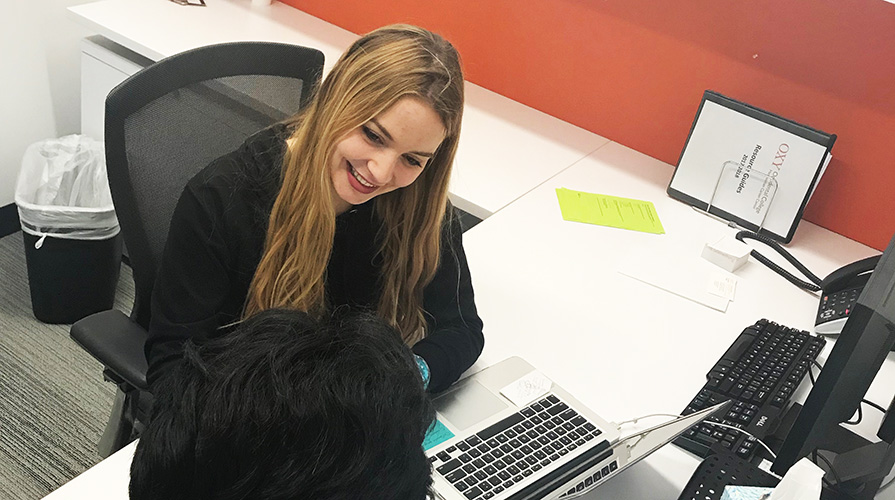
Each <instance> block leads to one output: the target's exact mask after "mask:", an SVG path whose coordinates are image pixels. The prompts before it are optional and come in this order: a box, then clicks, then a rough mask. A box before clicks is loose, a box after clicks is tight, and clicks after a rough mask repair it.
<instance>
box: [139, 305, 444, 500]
mask: <svg viewBox="0 0 895 500" xmlns="http://www.w3.org/2000/svg"><path fill="white" fill-rule="evenodd" d="M199 342H200V343H198V344H197V343H196V341H193V340H190V341H188V342H187V343H186V344H185V349H184V354H183V356H182V357H181V358H180V359H179V360H178V362H176V363H174V364H173V366H172V367H171V370H169V371H168V372H167V373H165V375H164V376H163V377H161V378H160V380H159V382H158V383H159V384H160V385H159V388H160V389H161V390H158V391H156V400H155V404H154V407H153V417H152V420H151V422H150V424H149V426H148V427H147V429H146V430H145V432H144V433H143V435H142V437H141V438H140V441H139V443H138V445H137V449H136V453H135V455H134V460H133V463H132V467H131V480H130V495H131V499H132V500H157V499H165V500H177V499H192V500H201V499H209V500H210V499H228V500H236V499H253V500H259V499H261V500H264V499H267V500H275V499H292V498H302V499H305V498H307V499H315V500H326V499H333V500H335V499H339V500H348V499H361V498H364V499H370V498H376V499H420V500H422V499H423V498H425V497H426V495H427V493H428V492H429V489H430V486H431V476H430V473H431V469H430V466H429V462H428V460H427V459H426V456H425V453H424V451H423V448H422V442H423V438H424V436H425V433H426V430H427V429H428V428H429V425H430V424H431V422H432V421H433V418H434V410H433V409H432V406H431V404H430V402H429V400H428V397H427V395H426V392H425V389H424V387H423V380H422V378H421V376H420V373H419V371H418V369H417V365H416V362H415V361H414V358H413V354H412V352H411V351H410V349H409V348H408V347H407V346H406V345H405V344H404V343H403V342H402V340H401V337H400V336H399V335H398V334H397V332H396V331H394V330H393V329H392V328H391V327H389V326H388V325H387V324H386V323H385V322H384V321H382V320H381V319H378V318H376V317H374V316H372V315H363V316H351V317H345V318H329V319H327V320H321V321H317V320H313V319H311V318H310V317H309V316H308V315H307V314H305V313H302V312H298V311H291V310H285V309H271V310H266V311H263V312H260V313H258V314H256V315H254V316H252V317H250V318H248V319H246V320H245V321H243V322H242V323H241V324H239V325H238V327H237V328H235V330H234V331H233V332H232V333H231V334H229V335H225V336H222V337H216V338H213V339H209V340H204V341H199Z"/></svg>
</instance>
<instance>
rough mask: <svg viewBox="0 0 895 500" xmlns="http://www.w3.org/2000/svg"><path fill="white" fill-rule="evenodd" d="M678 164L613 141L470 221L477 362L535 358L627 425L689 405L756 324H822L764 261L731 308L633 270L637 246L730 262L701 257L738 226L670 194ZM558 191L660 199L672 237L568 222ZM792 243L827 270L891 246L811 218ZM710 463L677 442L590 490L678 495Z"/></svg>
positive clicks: (877, 394) (751, 267)
mask: <svg viewBox="0 0 895 500" xmlns="http://www.w3.org/2000/svg"><path fill="white" fill-rule="evenodd" d="M672 171H673V169H672V167H671V166H670V165H667V164H663V163H661V162H659V161H657V160H655V159H652V158H649V157H647V156H645V155H642V154H640V153H637V152H634V151H633V150H630V149H628V148H625V147H623V146H621V145H618V144H616V143H610V144H609V145H607V146H605V147H603V148H601V149H600V150H598V151H597V152H595V153H593V154H591V155H590V156H588V157H587V158H586V159H584V160H582V161H581V162H579V163H577V164H575V165H574V166H572V167H571V168H569V169H567V170H565V171H564V172H562V173H561V174H559V175H557V176H556V177H554V178H552V179H550V180H549V181H547V182H546V183H544V184H543V185H542V186H540V187H538V188H537V189H535V190H533V191H532V192H530V193H528V194H527V195H525V196H524V197H523V198H521V199H519V200H517V201H516V202H515V203H513V204H512V205H510V206H509V207H507V208H506V209H504V210H502V211H501V212H499V213H497V214H495V215H494V216H492V217H491V218H489V219H487V220H485V221H483V222H482V223H481V224H479V225H478V226H476V227H474V228H472V229H471V230H470V231H468V232H467V233H466V234H465V235H464V246H465V249H466V253H467V256H468V259H469V267H470V269H471V270H472V276H473V284H474V287H475V292H476V303H477V305H478V308H479V312H480V314H481V316H482V320H483V321H484V324H485V350H484V352H483V354H482V356H481V358H480V359H479V361H478V362H477V363H476V365H477V366H478V367H485V366H488V365H491V364H493V363H495V362H497V361H499V360H501V359H503V358H506V357H508V356H510V355H518V356H521V357H523V358H525V359H526V360H528V361H529V362H530V363H532V364H533V365H534V366H536V367H538V368H540V369H541V370H542V371H543V372H544V373H546V374H547V375H548V376H550V377H551V378H552V379H554V380H555V381H556V382H558V383H560V384H561V385H562V386H563V387H564V388H566V389H567V390H569V391H570V392H571V393H573V394H575V395H576V397H577V398H578V399H580V400H581V401H582V402H584V403H585V404H588V405H589V406H591V407H592V408H593V409H594V410H595V411H596V412H597V413H598V414H600V415H601V416H603V417H604V418H606V419H607V420H613V421H623V420H627V419H629V418H633V417H636V416H641V415H646V414H651V413H678V412H680V411H682V410H683V409H684V407H685V406H686V404H687V403H688V402H689V401H690V400H691V398H692V397H693V396H695V394H696V392H697V391H698V390H699V389H700V388H701V387H702V385H703V384H704V383H705V375H706V373H707V372H708V370H709V369H710V368H711V366H712V365H713V364H714V363H715V361H717V359H718V358H719V357H720V356H721V355H722V354H723V353H724V351H725V350H726V348H727V347H728V346H729V345H730V343H731V342H732V341H733V340H734V339H735V338H736V336H737V335H738V334H739V333H740V332H741V331H742V330H743V328H744V327H746V326H748V325H750V324H752V322H754V321H755V320H758V319H760V318H762V317H765V318H768V319H771V320H774V321H777V322H779V323H782V324H786V325H788V326H793V327H799V328H804V329H807V330H811V328H812V327H813V318H814V315H815V313H816V307H817V303H818V299H817V298H816V297H815V296H814V295H812V294H808V293H806V292H803V291H801V290H799V289H797V288H795V287H794V286H792V285H790V284H789V283H788V282H786V281H785V280H784V279H783V278H781V277H779V276H777V275H776V274H774V273H773V272H772V271H770V270H768V269H767V268H765V267H764V266H762V265H761V264H760V263H758V262H756V261H754V260H750V262H749V263H747V264H746V265H745V266H744V267H743V268H741V269H740V270H739V271H738V272H737V273H736V275H737V276H738V280H739V281H738V285H737V288H736V297H735V300H734V301H733V302H732V303H731V304H730V306H729V307H728V310H727V312H726V313H721V312H719V311H716V310H714V309H710V308H708V307H706V306H703V305H701V304H697V303H695V302H691V301H689V300H686V299H683V298H681V297H678V296H676V295H672V294H670V293H668V292H666V291H662V290H660V289H658V288H655V287H652V286H650V285H647V284H645V283H642V282H640V281H635V280H634V279H632V278H629V277H627V276H624V275H622V274H620V273H619V270H620V269H625V268H626V266H627V265H628V262H629V261H631V260H636V257H637V256H640V258H643V259H657V258H666V259H668V260H669V261H670V262H672V264H671V266H675V267H677V266H682V265H687V264H694V265H697V266H698V265H702V264H704V265H705V266H707V267H708V268H710V269H716V268H714V267H713V265H712V264H709V263H707V262H705V261H703V260H702V259H701V257H700V254H701V250H702V247H703V245H704V243H706V242H710V241H715V240H716V239H717V238H719V237H720V236H721V235H723V234H726V233H733V232H734V230H733V229H731V228H729V227H727V226H725V225H724V224H722V223H720V222H717V221H715V220H714V219H711V218H709V217H707V216H704V215H702V214H699V213H697V212H695V211H693V210H692V209H691V208H689V207H688V206H686V205H684V204H682V203H680V202H677V201H674V200H672V199H671V198H669V197H668V196H667V195H666V194H665V187H666V186H667V185H668V182H669V180H670V178H671V174H672ZM558 187H566V188H569V189H576V190H581V191H588V192H594V193H603V194H610V195H615V196H622V197H629V198H637V199H643V200H649V201H652V202H653V203H654V204H655V205H656V209H657V211H658V214H659V216H660V218H661V220H662V223H663V225H664V228H665V230H666V234H664V235H653V234H646V233H639V232H634V231H626V230H621V229H614V228H608V227H602V226H596V225H589V224H580V223H573V222H566V221H563V220H562V217H561V214H560V210H559V205H558V202H557V199H556V194H555V191H554V190H555V188H558ZM789 248H790V250H791V251H792V252H793V253H794V254H795V255H796V257H797V258H799V259H800V260H802V261H803V262H804V263H805V264H806V265H807V266H808V268H809V269H812V270H814V271H815V272H816V273H819V274H820V275H821V276H823V275H825V274H826V273H828V272H830V271H832V270H833V269H835V268H837V267H839V266H841V265H842V264H844V263H847V262H851V261H853V260H857V259H859V258H862V257H866V256H869V255H873V254H876V253H878V252H876V251H875V250H873V249H871V248H869V247H866V246H863V245H861V244H858V243H856V242H854V241H851V240H848V239H846V238H844V237H842V236H839V235H836V234H834V233H832V232H830V231H827V230H825V229H822V228H819V227H817V226H815V225H813V224H809V223H805V222H802V224H801V225H800V227H799V229H798V231H797V232H796V235H795V239H794V240H793V242H792V244H790V245H789ZM717 269H720V268H717ZM831 345H832V343H828V347H827V351H826V352H828V351H829V348H830V346H831ZM826 352H825V353H824V355H823V357H825V354H826ZM886 363H887V364H886V366H885V367H884V372H883V374H882V376H881V377H879V380H878V381H877V382H878V383H877V384H876V385H875V386H874V387H873V389H872V390H871V392H870V395H869V398H870V399H871V400H873V401H875V402H878V403H880V404H883V405H884V406H885V405H886V404H887V403H888V401H889V400H890V399H891V397H892V394H893V393H895V383H893V381H895V362H893V361H892V359H891V356H890V360H889V361H887V362H886ZM803 390H804V391H807V389H805V388H803ZM806 394H807V392H805V393H804V394H799V395H798V396H799V397H804V396H805V395H806ZM871 413H876V412H874V411H865V412H864V415H865V418H868V417H871ZM874 417H875V416H874ZM877 423H878V421H877ZM697 465H698V460H697V459H696V458H694V457H693V456H691V455H689V454H688V453H686V452H684V451H682V450H680V449H678V448H677V447H674V446H666V447H664V448H662V449H661V450H659V451H658V452H657V453H656V454H654V455H653V456H651V457H649V458H648V459H647V460H645V461H644V462H643V463H641V464H638V465H636V466H635V467H633V468H632V469H631V470H629V471H626V472H625V473H624V474H621V475H620V476H619V477H617V478H615V479H613V480H611V481H609V482H608V483H607V484H605V485H604V486H602V487H600V488H599V489H598V490H596V492H594V493H592V494H591V495H589V496H587V497H586V498H612V499H656V498H663V499H674V498H677V495H678V494H679V493H680V491H681V490H682V489H683V488H684V486H685V485H686V483H687V481H688V479H689V478H690V476H691V474H692V472H693V471H694V470H695V468H696V466H697ZM893 493H895V492H892V491H889V492H887V493H886V494H888V495H892V494H893Z"/></svg>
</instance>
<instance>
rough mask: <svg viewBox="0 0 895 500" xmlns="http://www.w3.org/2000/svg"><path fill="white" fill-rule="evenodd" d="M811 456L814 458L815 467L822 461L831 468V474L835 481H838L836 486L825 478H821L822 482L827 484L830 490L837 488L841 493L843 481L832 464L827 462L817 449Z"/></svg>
mask: <svg viewBox="0 0 895 500" xmlns="http://www.w3.org/2000/svg"><path fill="white" fill-rule="evenodd" d="M811 456H812V460H813V461H814V463H815V465H816V464H817V460H818V459H820V460H821V461H822V462H823V463H825V464H827V467H829V468H830V474H833V479H835V480H836V484H835V485H834V484H832V483H830V480H829V479H827V478H825V477H824V478H821V480H822V481H823V482H824V484H826V485H827V486H829V487H830V488H835V489H836V491H839V490H840V488H841V486H842V480H841V479H839V474H837V473H836V469H834V468H833V464H832V462H830V461H829V460H827V458H826V457H825V456H823V455H821V454H819V453H817V450H816V449H815V450H814V451H813V452H811Z"/></svg>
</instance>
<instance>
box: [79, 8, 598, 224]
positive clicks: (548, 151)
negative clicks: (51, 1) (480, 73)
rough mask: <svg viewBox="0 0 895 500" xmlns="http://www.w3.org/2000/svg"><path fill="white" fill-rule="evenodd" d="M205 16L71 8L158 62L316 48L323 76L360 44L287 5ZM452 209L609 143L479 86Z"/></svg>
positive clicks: (494, 207)
mask: <svg viewBox="0 0 895 500" xmlns="http://www.w3.org/2000/svg"><path fill="white" fill-rule="evenodd" d="M206 3H207V4H208V6H207V7H195V6H181V5H177V4H175V3H173V2H169V1H166V0H102V1H99V2H94V3H88V4H83V5H78V6H74V7H70V8H69V9H68V10H69V11H70V12H71V14H72V15H73V17H74V18H75V19H76V20H77V21H78V22H80V23H82V24H84V25H85V26H87V27H88V28H90V29H93V30H95V31H96V33H97V34H100V35H102V36H104V37H106V38H108V39H110V40H112V41H114V42H116V43H118V44H120V45H122V46H124V47H126V48H128V49H130V50H133V51H134V52H137V53H138V54H141V55H143V56H145V57H148V58H149V59H151V60H153V61H157V60H159V59H162V58H164V57H167V56H170V55H174V54H177V53H179V52H183V51H185V50H189V49H192V48H196V47H200V46H203V45H209V44H213V43H221V42H231V41H244V40H262V41H271V42H283V43H293V44H297V45H304V46H307V47H314V48H317V49H319V50H320V51H322V52H323V54H324V56H325V65H324V72H327V71H328V70H329V69H330V68H331V67H332V65H333V64H335V62H336V60H337V59H338V57H339V56H340V55H341V53H342V52H343V51H344V50H345V49H346V48H348V46H349V45H350V44H351V43H352V42H353V41H354V40H355V39H356V38H357V35H355V34H353V33H351V32H349V31H347V30H344V29H342V28H339V27H337V26H335V25H333V24H330V23H327V22H325V21H322V20H320V19H318V18H315V17H313V16H310V15H308V14H306V13H304V12H301V11H299V10H298V9H294V8H292V7H290V6H288V5H285V4H282V3H279V2H276V1H275V2H273V4H271V5H270V6H266V7H254V6H252V5H251V2H250V0H206ZM462 129H463V132H462V134H461V139H460V144H459V148H458V151H457V159H456V161H455V162H454V172H453V175H452V176H451V188H450V194H451V200H452V201H453V202H454V204H455V205H456V206H457V207H458V208H461V209H463V210H465V211H467V212H469V213H471V214H472V215H475V216H476V217H479V218H481V219H484V218H486V217H488V216H490V215H491V214H493V213H494V212H497V211H498V210H500V209H501V208H503V207H505V206H506V205H508V204H509V203H511V202H512V201H513V200H515V199H516V198H518V197H520V196H522V195H523V194H525V193H527V192H528V191H530V190H531V189H533V188H535V187H536V186H538V185H539V184H541V183H542V182H544V181H545V180H547V179H549V178H550V177H552V176H553V175H555V174H557V173H559V172H560V171H562V170H563V169H565V168H566V167H568V166H569V165H571V164H573V163H575V162H576V161H578V160H580V159H581V158H583V157H585V156H587V154H589V153H591V152H592V151H594V150H596V149H597V148H599V147H600V146H602V145H604V144H606V143H608V142H609V140H608V139H606V138H604V137H600V136H598V135H596V134H593V133H591V132H588V131H587V130H584V129H582V128H579V127H576V126H574V125H571V124H569V123H566V122H563V121H562V120H559V119H557V118H554V117H552V116H550V115H547V114H545V113H542V112H540V111H537V110H535V109H533V108H530V107H528V106H525V105H522V104H520V103H518V102H515V101H512V100H510V99H507V98H506V97H503V96H501V95H499V94H496V93H494V92H491V91H489V90H486V89H484V88H482V87H479V86H477V85H475V84H472V83H469V82H467V83H466V109H465V114H464V118H463V124H462Z"/></svg>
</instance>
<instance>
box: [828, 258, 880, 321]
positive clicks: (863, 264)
mask: <svg viewBox="0 0 895 500" xmlns="http://www.w3.org/2000/svg"><path fill="white" fill-rule="evenodd" d="M879 259H880V256H879V255H875V256H873V257H867V258H866V259H862V260H859V261H857V262H852V263H851V264H848V265H846V266H843V267H841V268H839V269H837V270H835V271H833V272H832V273H830V275H829V276H827V277H826V278H824V279H823V281H821V282H820V289H821V295H820V305H819V306H818V307H817V318H816V319H815V320H814V331H815V332H817V333H820V334H826V335H832V334H837V333H839V332H841V331H842V326H843V325H844V324H845V320H847V319H848V315H849V313H850V312H851V310H852V308H854V305H855V302H857V301H858V296H860V295H861V290H863V289H864V285H866V284H867V281H868V280H869V279H870V274H871V273H872V272H873V269H874V268H875V267H876V263H877V262H879Z"/></svg>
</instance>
